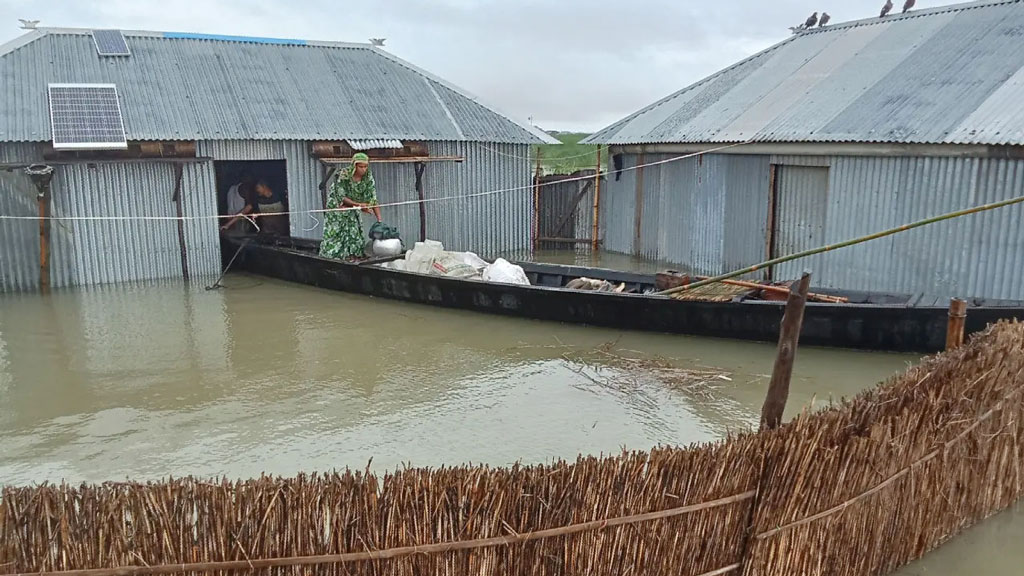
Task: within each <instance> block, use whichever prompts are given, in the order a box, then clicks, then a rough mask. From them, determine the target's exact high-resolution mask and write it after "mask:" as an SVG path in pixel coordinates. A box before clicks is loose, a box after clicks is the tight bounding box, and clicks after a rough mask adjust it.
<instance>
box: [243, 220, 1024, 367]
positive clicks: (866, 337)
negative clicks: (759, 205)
mask: <svg viewBox="0 0 1024 576" xmlns="http://www.w3.org/2000/svg"><path fill="white" fill-rule="evenodd" d="M239 246H241V241H240V240H234V239H231V240H225V241H224V252H225V255H226V256H227V257H230V255H232V254H234V253H235V251H236V250H237V248H238V247H239ZM529 266H530V268H531V269H532V270H533V273H534V274H536V273H537V271H540V272H541V274H543V273H544V271H545V270H547V271H549V272H550V273H552V274H554V273H558V272H559V270H565V271H572V270H571V269H570V268H569V267H560V266H556V265H550V266H545V265H529ZM233 269H235V270H246V271H248V272H252V273H255V274H260V275H264V276H269V277H272V278H279V279H282V280H286V281H290V282H297V283H300V284H306V285H309V286H316V287H319V288H325V289H330V290H340V291H344V292H351V293H356V294H366V295H372V296H378V297H384V298H391V299H395V300H403V301H407V302H415V303H419V304H429V305H433V306H442V307H447V308H458V309H463V310H474V311H478V312H487V313H492V314H501V315H506V316H517V317H524V318H533V319H537V320H546V321H554V322H567V323H574V324H584V325H592V326H602V327H608V328H617V329H623V330H642V331H650V332H664V333H674V334H687V335H694V336H707V337H716V338H729V339H737V340H754V341H763V342H774V341H777V339H778V334H779V324H780V321H781V320H782V314H783V305H784V303H782V302H766V301H743V302H685V301H677V300H673V299H670V298H666V297H662V296H651V295H641V294H614V293H608V292H593V291H578V290H567V289H564V288H557V287H553V286H551V287H549V286H543V285H534V286H517V285H509V284H496V283H488V282H482V281H474V280H462V279H454V278H446V277H442V276H434V275H425V274H416V273H412V272H401V271H396V270H391V269H387V268H382V267H379V266H374V265H368V264H367V263H362V264H353V263H347V262H340V261H336V260H330V259H325V258H320V257H318V256H316V255H315V253H313V252H310V251H309V250H308V249H300V248H295V247H284V246H276V245H272V244H268V243H259V242H253V243H251V244H249V245H248V246H246V247H245V249H244V250H242V252H241V253H240V254H239V256H238V258H237V261H236V262H235V264H234V266H233ZM575 270H576V271H580V270H582V271H584V272H590V273H591V274H592V277H593V276H597V277H599V276H600V274H601V272H604V273H606V274H605V275H606V277H607V276H608V275H613V276H617V277H618V278H611V279H614V280H615V281H616V282H618V281H620V280H621V281H629V280H630V279H638V278H642V277H641V276H640V275H635V274H628V273H615V272H613V271H593V270H590V269H575ZM947 314H948V309H947V308H946V307H945V306H921V307H918V306H913V307H912V306H907V305H905V304H888V305H886V304H855V303H849V304H823V303H813V302H812V303H808V304H807V307H806V309H805V312H804V321H803V328H802V330H801V332H800V344H801V345H804V346H821V347H834V348H854V349H866V350H877V351H891V352H935V351H939V350H942V349H943V348H944V346H945V337H946V324H947V318H948V316H947ZM1009 318H1024V307H1012V306H995V307H986V306H982V307H971V308H969V310H968V314H967V319H966V332H967V333H968V334H970V333H973V332H977V331H980V330H983V329H984V328H985V326H986V325H987V324H989V323H992V322H995V321H997V320H1000V319H1009Z"/></svg>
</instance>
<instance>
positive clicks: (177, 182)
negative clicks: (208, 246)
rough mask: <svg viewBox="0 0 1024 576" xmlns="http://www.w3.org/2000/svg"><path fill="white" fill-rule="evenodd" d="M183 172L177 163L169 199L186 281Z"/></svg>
mask: <svg viewBox="0 0 1024 576" xmlns="http://www.w3.org/2000/svg"><path fill="white" fill-rule="evenodd" d="M184 174H185V167H184V165H182V164H178V165H177V166H176V173H175V179H174V194H172V195H171V200H172V201H173V202H174V205H175V209H176V211H177V213H178V251H179V252H181V276H182V278H184V279H185V281H186V282H188V249H187V248H186V247H185V220H184V216H185V210H184V207H183V206H182V204H181V181H182V179H183V178H184Z"/></svg>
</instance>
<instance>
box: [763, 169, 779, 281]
mask: <svg viewBox="0 0 1024 576" xmlns="http://www.w3.org/2000/svg"><path fill="white" fill-rule="evenodd" d="M779 167H780V165H779V164H769V165H768V222H767V226H766V228H765V247H764V251H765V256H766V258H765V259H766V260H771V259H772V258H775V255H776V252H777V249H776V246H775V240H776V232H777V231H776V227H777V226H778V209H779ZM774 268H775V267H774V266H768V267H767V268H765V270H764V279H765V280H768V281H771V280H774V276H775V270H774Z"/></svg>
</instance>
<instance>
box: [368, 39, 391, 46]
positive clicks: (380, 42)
mask: <svg viewBox="0 0 1024 576" xmlns="http://www.w3.org/2000/svg"><path fill="white" fill-rule="evenodd" d="M385 40H387V38H370V44H373V45H374V46H383V45H384V41H385Z"/></svg>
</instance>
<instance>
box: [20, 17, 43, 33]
mask: <svg viewBox="0 0 1024 576" xmlns="http://www.w3.org/2000/svg"><path fill="white" fill-rule="evenodd" d="M18 22H21V27H22V28H23V29H25V30H35V29H36V24H39V20H22V19H21V18H18Z"/></svg>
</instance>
